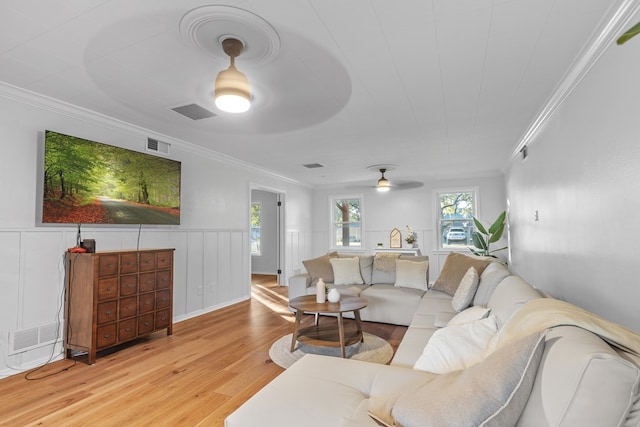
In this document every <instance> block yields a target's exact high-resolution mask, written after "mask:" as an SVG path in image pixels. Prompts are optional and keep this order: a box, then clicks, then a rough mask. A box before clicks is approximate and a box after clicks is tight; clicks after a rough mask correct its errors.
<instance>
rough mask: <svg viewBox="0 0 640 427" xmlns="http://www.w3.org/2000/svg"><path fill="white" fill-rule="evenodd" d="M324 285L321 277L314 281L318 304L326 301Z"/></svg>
mask: <svg viewBox="0 0 640 427" xmlns="http://www.w3.org/2000/svg"><path fill="white" fill-rule="evenodd" d="M326 296H327V295H326V285H325V283H324V280H322V278H320V279H318V283H316V302H317V303H318V304H322V303H324V302H325V301H326Z"/></svg>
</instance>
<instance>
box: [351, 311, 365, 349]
mask: <svg viewBox="0 0 640 427" xmlns="http://www.w3.org/2000/svg"><path fill="white" fill-rule="evenodd" d="M353 317H355V319H356V327H357V328H358V333H359V334H360V342H364V334H363V333H362V323H361V320H360V310H354V311H353Z"/></svg>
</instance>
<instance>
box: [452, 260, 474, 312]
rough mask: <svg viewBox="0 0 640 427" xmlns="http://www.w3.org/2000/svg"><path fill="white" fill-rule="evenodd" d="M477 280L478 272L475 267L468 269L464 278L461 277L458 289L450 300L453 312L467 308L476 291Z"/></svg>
mask: <svg viewBox="0 0 640 427" xmlns="http://www.w3.org/2000/svg"><path fill="white" fill-rule="evenodd" d="M478 279H479V276H478V271H477V270H476V269H475V267H469V269H468V270H467V272H466V273H465V274H464V276H462V279H461V280H460V284H459V285H458V289H456V292H455V294H453V298H452V299H451V307H452V308H453V309H454V310H455V311H457V312H460V311H462V310H464V309H465V308H467V307H469V305H470V304H471V301H473V297H474V296H475V294H476V290H477V289H478Z"/></svg>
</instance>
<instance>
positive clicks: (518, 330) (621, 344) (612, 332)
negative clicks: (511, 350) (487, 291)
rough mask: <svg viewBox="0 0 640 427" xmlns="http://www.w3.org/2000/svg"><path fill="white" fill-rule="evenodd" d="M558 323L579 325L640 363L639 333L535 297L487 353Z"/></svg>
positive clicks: (501, 331) (552, 301) (575, 308)
mask: <svg viewBox="0 0 640 427" xmlns="http://www.w3.org/2000/svg"><path fill="white" fill-rule="evenodd" d="M555 326H577V327H580V328H583V329H586V330H588V331H591V332H593V333H594V334H596V335H598V336H600V337H601V338H602V339H603V340H604V341H606V342H607V343H608V344H609V345H611V346H612V347H614V348H616V349H618V350H619V351H621V352H623V353H624V354H625V355H626V356H627V357H628V358H629V359H631V361H632V362H633V363H635V364H636V365H637V366H640V335H639V334H637V333H636V332H634V331H632V330H630V329H627V328H625V327H624V326H621V325H618V324H617V323H614V322H611V321H609V320H607V319H605V318H603V317H600V316H598V315H596V314H593V313H591V312H589V311H587V310H585V309H582V308H580V307H577V306H575V305H572V304H569V303H567V302H564V301H560V300H557V299H554V298H536V299H532V300H529V301H527V302H526V303H525V304H524V305H523V306H522V307H520V308H519V309H518V310H517V311H516V312H515V313H514V314H513V316H512V317H511V318H510V319H509V320H508V321H507V323H506V324H505V325H504V326H503V327H502V328H501V329H500V331H498V333H497V334H496V335H495V336H494V337H493V338H492V340H491V342H490V343H489V348H488V354H490V353H492V352H493V351H495V350H496V349H498V348H500V347H501V346H503V345H505V344H506V343H508V342H511V341H513V340H515V339H518V338H519V337H523V336H526V335H529V334H531V333H534V332H538V331H541V330H544V329H548V328H553V327H555Z"/></svg>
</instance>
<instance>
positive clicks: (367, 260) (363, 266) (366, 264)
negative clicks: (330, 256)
mask: <svg viewBox="0 0 640 427" xmlns="http://www.w3.org/2000/svg"><path fill="white" fill-rule="evenodd" d="M338 258H353V255H352V254H344V253H338ZM358 259H359V260H360V275H361V276H362V281H363V282H364V284H365V285H370V284H371V275H372V273H373V255H358Z"/></svg>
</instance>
